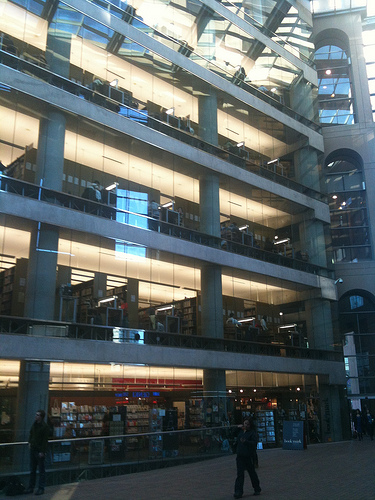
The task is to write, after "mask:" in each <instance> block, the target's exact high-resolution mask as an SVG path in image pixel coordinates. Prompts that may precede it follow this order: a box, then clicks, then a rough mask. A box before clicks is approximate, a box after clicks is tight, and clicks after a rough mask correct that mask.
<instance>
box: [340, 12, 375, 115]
mask: <svg viewBox="0 0 375 500" xmlns="http://www.w3.org/2000/svg"><path fill="white" fill-rule="evenodd" d="M345 17H346V19H343V18H341V17H340V16H334V18H335V23H336V25H337V28H338V29H343V26H345V32H346V33H347V34H348V40H349V52H350V65H351V81H352V89H353V94H354V110H355V122H356V123H362V124H363V123H366V122H367V123H371V124H372V123H373V117H372V107H371V99H370V92H369V88H368V85H364V82H367V68H366V60H365V56H364V53H363V38H362V29H363V28H362V16H361V14H360V13H359V12H357V13H355V14H354V13H351V14H348V15H347V16H345ZM348 18H349V19H348ZM342 23H344V24H342Z"/></svg>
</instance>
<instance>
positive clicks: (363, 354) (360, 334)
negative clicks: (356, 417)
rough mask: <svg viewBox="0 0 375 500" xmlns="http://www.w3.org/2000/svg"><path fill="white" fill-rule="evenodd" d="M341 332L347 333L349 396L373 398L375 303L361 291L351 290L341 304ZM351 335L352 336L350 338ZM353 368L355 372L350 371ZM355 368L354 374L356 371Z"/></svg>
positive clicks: (340, 301) (374, 376) (374, 389)
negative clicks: (369, 396)
mask: <svg viewBox="0 0 375 500" xmlns="http://www.w3.org/2000/svg"><path fill="white" fill-rule="evenodd" d="M339 311H340V330H341V331H342V332H343V333H347V334H348V335H346V336H345V339H346V344H348V343H351V348H350V350H348V349H347V352H346V365H347V375H348V377H349V380H350V383H349V385H348V389H349V388H350V392H352V393H355V394H357V393H358V392H359V393H360V394H362V395H370V394H374V392H375V335H374V333H375V301H374V297H373V296H372V295H370V294H368V293H366V292H363V291H362V290H351V291H350V292H347V293H346V294H344V295H343V296H342V297H341V299H340V300H339ZM350 333H351V334H350ZM350 367H352V370H350ZM353 368H354V370H353Z"/></svg>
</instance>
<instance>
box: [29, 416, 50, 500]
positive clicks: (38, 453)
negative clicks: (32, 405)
mask: <svg viewBox="0 0 375 500" xmlns="http://www.w3.org/2000/svg"><path fill="white" fill-rule="evenodd" d="M45 416H46V413H45V411H44V410H38V411H37V412H36V414H35V422H34V423H33V425H32V426H31V429H30V435H29V448H30V480H29V487H28V488H27V490H26V491H25V493H33V491H34V488H35V483H36V470H37V468H39V487H38V489H37V491H36V492H35V495H43V493H44V488H45V486H46V469H45V457H46V453H47V446H48V437H49V432H50V429H49V427H48V425H47V424H46V422H45V421H44V417H45Z"/></svg>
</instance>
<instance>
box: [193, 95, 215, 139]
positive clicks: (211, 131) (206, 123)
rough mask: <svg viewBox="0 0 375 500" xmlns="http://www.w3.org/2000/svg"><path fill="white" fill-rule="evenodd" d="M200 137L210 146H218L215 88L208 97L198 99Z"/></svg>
mask: <svg viewBox="0 0 375 500" xmlns="http://www.w3.org/2000/svg"><path fill="white" fill-rule="evenodd" d="M198 119H199V135H200V137H201V138H202V139H203V140H204V141H206V142H209V143H210V144H213V145H215V146H217V144H218V136H217V95H216V91H215V89H214V88H212V87H211V88H210V89H209V90H207V95H204V96H199V97H198Z"/></svg>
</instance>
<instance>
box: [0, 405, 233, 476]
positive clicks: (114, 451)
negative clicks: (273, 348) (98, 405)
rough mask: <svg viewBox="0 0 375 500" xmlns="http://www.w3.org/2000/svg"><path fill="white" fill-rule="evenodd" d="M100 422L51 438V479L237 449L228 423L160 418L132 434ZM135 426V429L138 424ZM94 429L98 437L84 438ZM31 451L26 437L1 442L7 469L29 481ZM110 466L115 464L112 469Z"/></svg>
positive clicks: (1, 463)
mask: <svg viewBox="0 0 375 500" xmlns="http://www.w3.org/2000/svg"><path fill="white" fill-rule="evenodd" d="M120 415H121V413H119V416H120ZM95 423H96V424H97V425H98V426H99V427H97V426H95V427H94V422H85V423H81V424H80V423H79V422H75V424H76V428H75V429H74V433H75V434H76V436H77V437H74V438H72V437H70V438H68V439H63V438H62V439H56V438H51V439H50V441H49V443H48V450H47V453H46V457H45V466H46V471H47V484H48V483H49V484H59V483H60V484H61V483H67V482H75V481H79V480H83V479H92V478H95V477H97V472H96V471H97V470H98V468H100V469H102V468H103V467H105V468H106V469H107V470H108V472H109V473H110V475H116V474H124V473H126V472H130V470H131V471H132V472H136V471H137V470H142V468H143V469H144V468H145V467H146V468H149V467H150V466H151V465H152V467H154V468H158V467H165V466H167V465H173V464H174V463H176V464H178V463H184V462H187V461H192V460H197V461H198V460H202V459H205V458H208V457H209V456H212V457H219V456H223V455H228V454H231V453H232V447H231V443H232V441H233V440H232V438H231V436H232V435H233V431H232V428H231V427H228V426H221V427H203V426H202V427H200V428H197V429H191V430H190V429H188V430H180V431H176V430H164V431H163V429H162V424H161V418H160V417H159V424H160V429H157V430H156V429H155V432H148V433H145V434H138V433H132V432H131V430H132V427H131V426H129V427H128V432H127V433H126V434H119V435H112V436H108V435H106V436H102V435H100V434H101V432H102V430H101V425H102V423H101V422H100V421H99V422H95ZM119 423H120V424H121V421H120V422H119ZM123 424H125V422H123ZM154 424H155V423H154ZM155 427H157V425H156V424H155V426H154V428H155ZM133 429H134V430H136V427H134V428H133ZM56 430H57V428H56ZM60 430H61V431H62V430H64V427H59V428H58V431H60ZM91 433H94V436H92V437H79V436H85V435H89V434H91ZM29 453H30V451H29V446H28V443H26V442H13V443H0V468H1V471H2V474H3V475H4V476H5V475H15V474H16V475H18V476H19V477H20V478H21V481H22V482H23V483H24V484H25V485H26V486H27V485H28V479H29V475H28V470H29ZM111 466H114V467H113V469H110V470H109V468H110V467H111ZM127 467H129V470H127ZM116 470H117V472H116ZM99 477H100V475H99Z"/></svg>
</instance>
